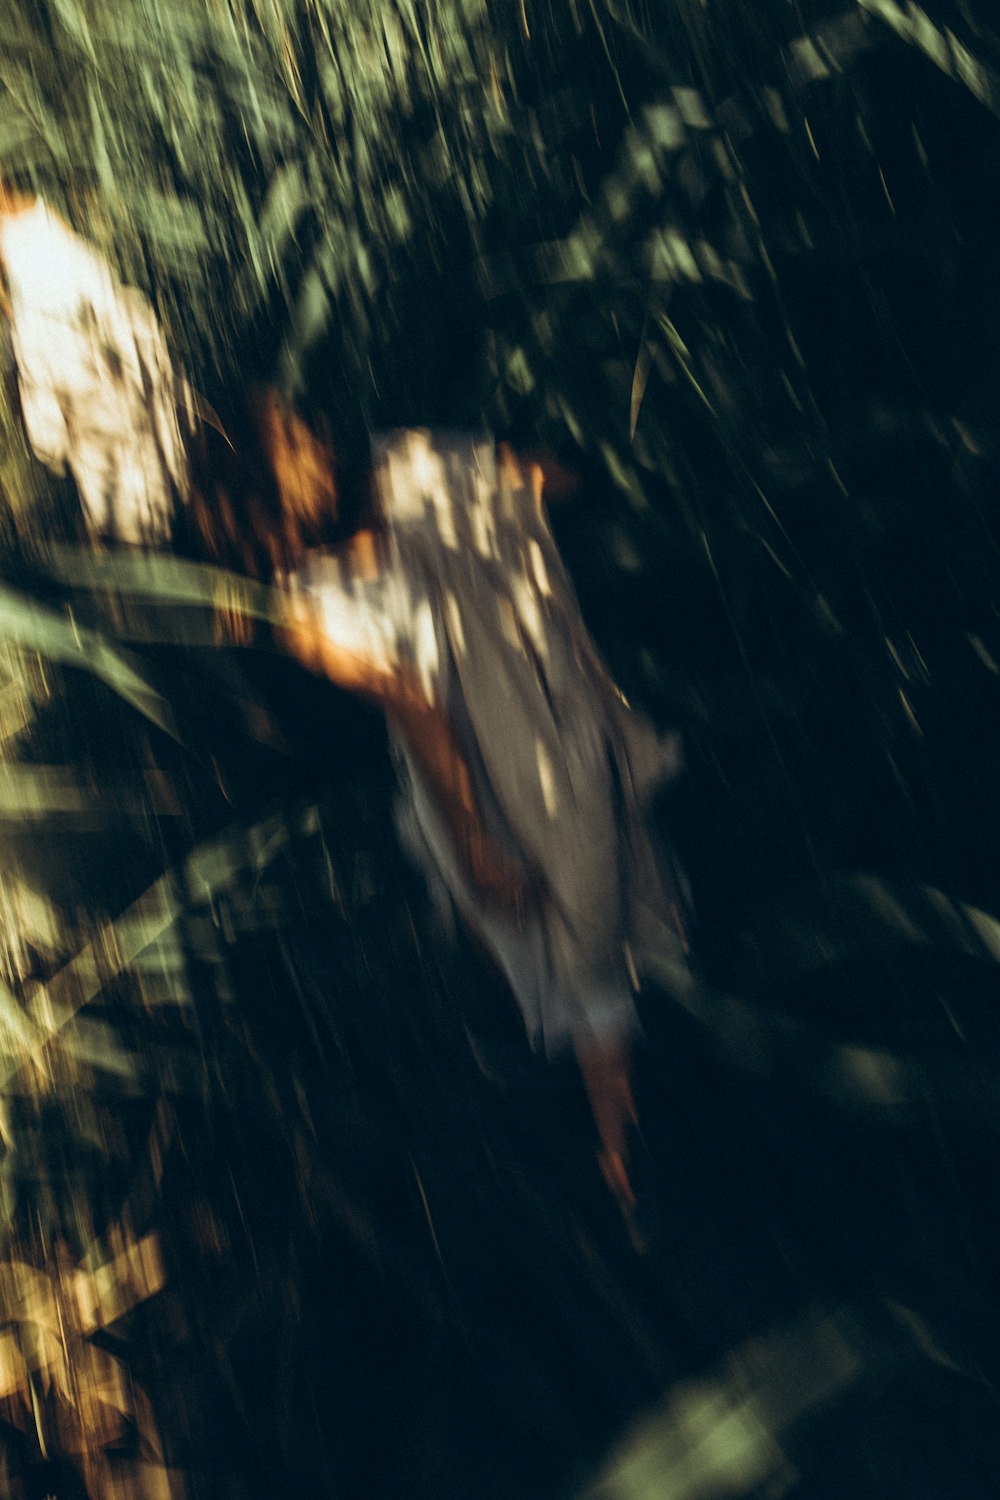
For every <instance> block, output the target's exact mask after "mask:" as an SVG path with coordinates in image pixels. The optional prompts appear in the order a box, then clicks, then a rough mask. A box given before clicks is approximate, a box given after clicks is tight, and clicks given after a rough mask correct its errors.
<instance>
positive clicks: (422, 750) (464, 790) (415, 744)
mask: <svg viewBox="0 0 1000 1500" xmlns="http://www.w3.org/2000/svg"><path fill="white" fill-rule="evenodd" d="M280 638H281V641H282V644H283V645H284V646H285V647H286V648H287V650H288V651H289V652H290V653H291V655H292V656H294V657H295V658H296V659H297V660H298V661H300V662H301V663H302V664H303V666H305V667H308V668H309V670H310V671H313V672H318V673H320V674H322V675H323V676H325V677H328V678H329V679H330V681H331V682H334V683H336V684H337V686H338V687H341V688H343V689H344V690H345V691H346V692H349V693H355V694H356V695H357V696H358V697H362V698H367V699H368V700H369V701H370V702H373V703H377V704H378V705H379V706H380V707H381V708H382V709H383V710H384V712H385V713H386V715H387V716H388V717H389V718H390V720H391V721H392V723H393V724H394V725H395V727H396V728H397V729H398V731H399V733H400V735H401V736H402V738H403V739H404V740H405V741H406V744H407V746H408V747H409V749H410V751H411V752H412V754H413V756H414V759H415V760H416V762H417V764H418V765H419V766H420V769H421V771H422V772H423V774H424V776H425V778H426V781H427V784H428V786H429V788H430V790H431V792H432V793H433V795H434V799H435V802H436V804H437V807H438V809H439V811H440V813H441V815H442V817H443V818H444V821H445V825H446V827H447V830H448V833H449V836H450V838H451V841H452V845H453V847H454V849H455V852H456V853H457V855H458V857H459V859H460V860H461V863H462V866H463V868H464V869H465V872H466V874H467V876H468V878H469V880H470V881H471V882H472V884H473V886H474V887H475V889H476V890H477V891H478V892H479V893H480V894H481V895H484V896H488V897H490V898H491V899H492V900H494V901H495V902H496V903H497V904H498V905H500V906H503V907H506V908H508V909H511V910H516V909H517V908H518V907H519V906H520V905H521V903H522V900H523V897H524V893H525V876H524V872H523V870H522V869H521V867H520V866H519V865H517V864H515V863H514V862H513V861H512V860H510V859H509V858H507V857H506V856H505V855H504V854H503V853H501V851H500V850H499V849H498V848H497V846H496V844H495V843H494V842H493V840H492V839H490V837H489V836H488V834H487V833H486V831H485V829H484V827H483V820H482V815H481V811H480V808H479V805H478V802H477V799H476V795H475V789H474V787H473V784H472V777H471V775H470V772H469V767H468V763H467V761H466V759H465V757H464V756H463V754H462V752H461V749H460V748H459V745H458V742H457V740H456V738H455V734H454V731H453V729H452V727H451V724H450V723H449V721H448V718H447V716H446V715H445V713H444V712H443V711H442V710H441V709H440V708H439V707H438V706H437V705H436V704H434V703H432V702H429V701H428V699H427V697H426V695H425V693H424V691H423V687H422V685H421V683H420V681H419V679H418V677H417V675H416V674H415V673H414V672H411V671H408V670H407V669H406V668H403V667H399V666H396V665H394V666H391V667H386V666H384V665H383V664H382V663H381V662H378V661H376V660H375V659H373V658H372V657H370V656H366V655H364V654H362V653H361V652H359V651H357V650H352V649H349V648H347V647H344V646H341V645H339V644H338V643H337V642H336V641H334V640H331V638H330V636H329V635H328V634H327V633H326V631H325V630H324V629H323V626H322V623H321V621H320V618H319V616H318V615H317V613H316V611H315V610H313V609H312V608H310V607H309V606H308V605H305V604H296V605H294V606H293V607H292V609H291V611H290V613H289V619H288V623H287V624H286V625H285V627H284V628H283V629H282V631H281V632H280Z"/></svg>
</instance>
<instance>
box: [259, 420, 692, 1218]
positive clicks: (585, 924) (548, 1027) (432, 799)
mask: <svg viewBox="0 0 1000 1500" xmlns="http://www.w3.org/2000/svg"><path fill="white" fill-rule="evenodd" d="M272 466H273V468H274V470H275V471H276V472H279V471H280V469H281V467H282V462H281V456H280V454H278V453H273V454H272ZM373 474H374V489H375V498H376V507H377V510H378V513H379V515H380V517H381V520H382V523H383V528H384V530H383V534H382V535H381V536H378V535H375V534H373V533H370V532H369V533H360V534H358V535H357V536H356V537H355V539H354V543H353V545H352V547H351V548H350V549H348V550H346V551H344V552H341V553H340V554H334V555H330V554H322V553H318V554H314V555H312V556H311V557H309V558H307V559H306V561H305V562H304V565H303V567H302V569H301V570H300V573H299V575H298V579H297V580H296V582H297V586H298V591H299V598H298V602H297V603H296V605H295V606H294V607H293V614H292V623H291V627H290V629H289V630H288V631H287V632H286V636H285V638H286V641H287V643H288V645H289V648H290V649H291V650H292V651H293V652H294V653H295V654H296V655H297V656H298V657H299V659H300V660H302V661H303V662H305V663H306V664H307V665H309V666H311V667H312V668H314V669H315V670H318V671H321V672H324V673H326V675H327V676H329V677H330V679H331V680H332V681H334V682H336V683H338V684H339V685H340V686H342V687H344V688H347V689H348V690H350V691H352V692H356V693H359V694H362V695H364V696H367V697H369V698H372V699H374V700H376V701H378V702H379V703H380V704H381V705H382V706H383V707H384V709H385V711H386V714H387V718H388V722H389V726H390V731H391V733H392V737H393V740H394V743H395V746H396V749H397V759H398V764H399V769H400V780H401V786H402V796H401V799H400V806H399V821H400V828H401V833H402V836H403V839H404V842H405V843H406V845H407V847H408V848H409V850H410V852H411V853H412V854H413V856H414V857H415V858H416V860H417V861H418V863H419V864H420V865H421V867H422V868H423V870H424V872H425V874H426V875H427V878H428V880H429V882H430V884H431V886H432V889H435V890H437V891H438V892H439V893H441V894H442V895H443V896H444V897H445V898H446V899H447V901H448V902H449V903H450V904H451V905H453V906H454V908H455V909H457V911H458V913H459V915H460V916H461V918H462V919H463V921H464V922H465V923H466V925H467V926H468V927H469V928H470V929H471V930H472V932H473V933H474V934H475V936H476V937H477V938H478V940H479V941H480V943H481V944H482V945H483V946H485V947H486V949H487V950H488V951H489V953H490V954H491V955H492V956H493V958H494V960H495V961H496V963H497V964H498V965H499V967H500V968H501V970H502V971H503V973H504V974H505V976H506V978H507V980H508V982H509V984H510V987H511V990H512V991H513V994H514V996H515V997H516V999H517V1001H518V1004H519V1006H520V1009H521V1013H522V1016H523V1018H524V1022H525V1025H526V1028H527V1030H528V1033H529V1035H530V1037H531V1039H532V1041H533V1043H534V1044H535V1045H536V1046H541V1047H543V1048H544V1049H545V1051H546V1052H547V1053H549V1054H554V1053H556V1052H558V1051H560V1050H563V1049H566V1048H571V1049H572V1050H573V1051H574V1052H575V1055H576V1058H577V1061H578V1063H579V1066H580V1070H581V1074H582V1077H583V1081H584V1084H585V1086H586V1089H587V1094H588V1097H589V1100H590V1105H591V1109H592V1112H593V1116H594V1121H595V1124H596V1126H597V1131H598V1135H599V1138H600V1143H601V1150H600V1158H599V1159H600V1164H601V1167H602V1170H603V1172H604V1176H605V1179H606V1181H607V1183H608V1185H609V1187H610V1188H611V1190H612V1192H613V1193H614V1194H615V1196H616V1198H617V1199H618V1201H619V1203H620V1205H621V1207H622V1210H623V1212H624V1213H625V1216H626V1219H627V1220H628V1221H629V1222H630V1225H631V1223H632V1215H633V1211H634V1209H635V1193H634V1190H633V1185H632V1182H631V1178H630V1173H629V1151H628V1137H629V1133H630V1129H631V1127H632V1126H633V1125H634V1124H635V1105H634V1099H633V1094H632V1086H631V1079H630V1066H629V1061H630V1051H631V1043H632V1038H633V1036H634V1034H635V1031H636V1029H637V1024H638V1023H637V1017H636V1009H635V998H634V992H635V989H636V988H637V986H638V973H639V971H640V970H641V969H643V968H644V967H646V966H647V965H648V963H649V961H650V960H651V959H652V958H653V957H654V956H659V957H662V958H666V959H668V960H669V961H671V962H676V961H677V960H678V959H679V958H682V956H683V951H684V938H683V927H682V921H681V915H680V909H681V902H680V895H679V892H678V890H677V889H676V886H675V884H674V882H673V879H672V876H671V875H670V874H669V872H665V871H663V870H661V869H660V867H659V866H658V864H657V861H656V859H655V858H654V854H653V850H652V846H651V843H650V840H649V836H648V833H647V830H646V828H645V826H644V820H643V815H644V811H645V809H646V807H647V804H648V802H649V799H650V797H651V796H652V794H653V792H654V790H655V789H656V787H657V786H658V785H660V784H661V783H662V782H663V781H664V780H665V779H667V778H668V777H669V776H671V775H672V774H674V773H675V772H676V770H677V765H678V759H679V757H678V751H677V745H676V740H675V739H673V738H671V737H667V738H665V739H662V740H661V739H660V738H659V737H658V736H657V735H656V734H655V733H654V731H653V730H652V729H651V727H650V726H649V725H648V724H647V723H646V722H645V721H644V720H642V719H641V718H639V717H638V716H637V715H636V714H634V713H633V712H632V711H631V709H630V708H629V707H628V705H627V704H626V703H625V701H624V699H623V698H622V697H621V695H620V694H619V693H618V691H617V689H616V688H615V686H614V684H613V683H612V681H611V680H610V678H609V677H608V675H607V672H606V670H605V668H604V666H603V664H602V662H601V661H600V659H599V657H598V655H597V652H596V650H595V648H594V646H593V643H592V641H591V640H590V637H589V635H588V633H587V631H586V628H585V626H584V624H583V621H582V618H581V616H580V611H579V607H578V604H577V601H576V598H575V595H574V592H573V589H572V586H571V584H570V581H569V579H568V577H567V574H566V572H565V569H564V567H563V565H562V562H561V559H560V558H559V555H558V552H557V550H556V547H555V544H554V541H553V538H552V535H551V532H550V531H549V528H548V525H547V523H546V520H545V515H544V511H543V507H542V476H541V472H540V470H539V469H538V468H537V466H534V467H527V466H525V467H522V466H521V465H519V464H518V462H517V461H516V459H515V458H514V456H513V455H512V454H511V453H510V452H509V451H506V450H501V453H500V454H499V456H498V455H497V454H496V453H495V452H494V448H493V445H492V443H490V442H489V441H487V440H477V439H473V438H469V437H464V436H455V435H449V434H433V433H429V432H421V431H416V432H413V431H409V432H401V433H397V434H393V435H391V436H389V437H386V438H384V439H382V440H381V441H380V442H379V443H377V444H376V448H375V455H374V471H373Z"/></svg>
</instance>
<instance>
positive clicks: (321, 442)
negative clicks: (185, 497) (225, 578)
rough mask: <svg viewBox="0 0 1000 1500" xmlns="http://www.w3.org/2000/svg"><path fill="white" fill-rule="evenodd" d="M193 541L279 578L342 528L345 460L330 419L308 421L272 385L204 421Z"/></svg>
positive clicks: (197, 445)
mask: <svg viewBox="0 0 1000 1500" xmlns="http://www.w3.org/2000/svg"><path fill="white" fill-rule="evenodd" d="M190 511H191V524H192V530H193V532H194V536H193V538H192V545H193V546H195V547H196V548H197V550H199V551H201V552H207V553H208V555H209V557H211V559H212V560H213V561H214V562H217V563H220V564H221V565H222V566H223V567H227V568H232V569H233V570H234V571H238V572H241V573H246V574H249V575H250V576H251V577H253V578H258V579H261V580H263V581H271V580H273V579H274V578H280V577H283V576H284V575H286V574H288V573H290V572H292V571H293V570H294V569H295V568H297V567H299V566H300V565H301V562H302V556H303V553H304V551H305V550H306V548H308V547H319V546H324V545H330V544H332V543H333V542H335V541H336V540H337V539H338V538H339V536H340V534H341V532H342V530H343V527H342V524H341V523H340V520H339V503H338V484H337V461H336V455H335V453H334V448H333V444H332V442H331V440H330V435H329V432H328V431H327V429H326V426H325V424H318V423H317V424H307V423H306V422H305V421H304V420H303V418H302V417H301V416H300V415H299V414H298V413H297V412H296V411H294V410H293V409H292V407H291V406H289V405H288V403H287V402H285V401H284V400H283V399H282V397H281V396H280V395H279V394H278V392H277V391H275V390H274V389H272V388H271V387H269V386H265V387H258V388H256V389H253V390H251V391H250V392H249V394H248V395H247V397H246V399H245V400H244V401H243V402H241V403H240V405H238V406H235V407H233V408H231V409H229V410H224V411H223V412H222V414H221V416H220V418H219V422H218V425H217V426H216V425H215V424H214V423H212V422H210V421H203V422H202V424H201V428H200V430H199V433H198V435H197V437H196V438H195V440H194V441H193V443H192V445H191V503H190Z"/></svg>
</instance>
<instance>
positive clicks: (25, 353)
mask: <svg viewBox="0 0 1000 1500" xmlns="http://www.w3.org/2000/svg"><path fill="white" fill-rule="evenodd" d="M0 269H2V272H3V276H4V280H5V282H6V310H7V313H8V316H9V319H10V327H11V341H12V346H13V354H14V360H15V363H16V366H17V384H18V393H19V397H20V406H21V415H22V417H23V420H24V426H25V430H26V432H27V436H28V441H29V443H30V444H31V448H32V450H33V452H34V453H35V455H36V456H37V457H38V458H39V459H40V460H41V461H42V463H44V464H45V465H46V467H47V468H49V469H51V470H52V472H53V473H55V474H59V475H61V474H64V473H65V472H66V470H67V469H68V470H69V471H70V473H71V474H72V476H73V479H74V480H75V481H76V488H77V491H78V493H79V497H80V503H81V506H82V510H83V520H84V525H85V528H86V532H87V535H88V536H89V537H90V538H91V539H92V540H95V541H97V540H113V541H117V542H127V543H133V544H135V543H144V544H147V545H155V544H158V543H163V542H165V541H166V540H167V539H168V538H169V535H170V530H171V523H172V520H173V517H174V514H175V510H176V505H177V501H178V498H181V497H183V496H184V495H185V494H186V491H187V487H188V469H187V452H186V445H187V442H188V440H189V438H190V434H191V431H192V424H193V396H192V392H191V390H190V388H189V386H188V385H187V382H186V381H185V380H184V378H183V376H182V375H180V374H179V372H178V370H177V368H176V366H175V365H174V363H173V361H172V360H171V358H170V355H169V352H168V350H167V347H166V343H165V340H164V337H163V333H162V330H161V329H160V326H159V324H158V322H157V319H156V314H155V313H154V311H153V308H152V307H151V306H150V304H149V302H148V301H147V299H146V298H145V297H144V296H143V294H142V293H141V292H139V291H137V290H136V289H134V288H131V287H123V286H121V285H120V284H119V282H118V281H117V279H116V277H115V276H114V274H113V272H112V270H111V268H110V267H109V266H108V264H107V262H106V261H105V260H104V259H103V258H102V256H101V255H99V254H98V253H97V251H95V250H94V249H93V248H92V247H91V246H90V245H88V244H86V242H85V241H84V240H82V239H81V238H80V237H79V236H78V235H76V234H74V233H73V231H72V230H71V229H70V228H69V226H68V225H67V224H65V223H63V221H62V219H60V218H59V216H58V215H57V214H55V213H54V212H53V211H52V210H51V209H50V208H49V207H47V205H46V204H45V203H43V202H42V201H41V199H38V198H33V197H29V196H26V195H24V194H22V193H18V192H15V191H13V190H12V189H11V188H9V187H7V186H6V185H5V184H4V183H3V182H0Z"/></svg>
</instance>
